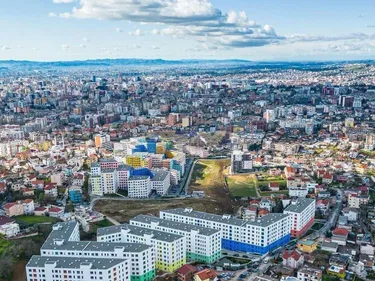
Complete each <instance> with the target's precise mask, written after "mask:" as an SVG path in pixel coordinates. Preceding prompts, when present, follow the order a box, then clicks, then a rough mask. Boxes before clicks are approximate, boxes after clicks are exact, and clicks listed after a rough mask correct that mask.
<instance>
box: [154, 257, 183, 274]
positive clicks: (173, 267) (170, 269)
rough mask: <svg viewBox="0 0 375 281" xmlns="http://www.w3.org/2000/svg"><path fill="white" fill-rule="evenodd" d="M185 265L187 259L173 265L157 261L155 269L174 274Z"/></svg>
mask: <svg viewBox="0 0 375 281" xmlns="http://www.w3.org/2000/svg"><path fill="white" fill-rule="evenodd" d="M184 264H186V259H182V260H179V261H176V262H174V263H171V264H170V263H165V262H162V261H159V260H156V261H155V268H156V269H158V270H162V271H165V272H173V271H176V270H177V269H179V268H180V267H181V266H183V265H184Z"/></svg>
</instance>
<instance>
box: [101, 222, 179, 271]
mask: <svg viewBox="0 0 375 281" xmlns="http://www.w3.org/2000/svg"><path fill="white" fill-rule="evenodd" d="M97 241H98V242H118V243H141V244H146V245H150V246H153V247H154V250H155V256H156V259H155V267H156V269H159V270H162V271H166V272H173V271H175V270H177V269H178V268H180V267H181V266H182V265H184V264H185V263H186V238H185V237H184V236H182V235H178V234H172V233H166V232H162V231H158V230H151V229H148V228H143V227H138V226H135V225H129V224H123V225H115V226H110V227H104V228H99V229H98V231H97Z"/></svg>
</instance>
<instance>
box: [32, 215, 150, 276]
mask: <svg viewBox="0 0 375 281" xmlns="http://www.w3.org/2000/svg"><path fill="white" fill-rule="evenodd" d="M40 252H41V255H40V256H33V257H32V258H31V260H30V261H29V263H28V264H27V265H26V272H27V278H28V281H31V280H33V281H34V280H37V281H39V280H58V281H60V280H79V279H83V280H88V278H89V276H90V278H89V279H96V280H98V279H99V280H114V281H115V280H116V281H118V280H130V281H150V280H152V279H153V278H154V276H155V251H154V248H153V247H152V246H149V245H145V244H139V243H106V242H96V241H80V237H79V225H78V223H77V222H75V221H71V222H65V223H57V224H55V225H54V226H53V229H52V232H51V233H50V235H49V236H48V238H47V239H46V241H45V242H44V244H43V246H42V247H41V250H40ZM85 269H88V271H89V272H88V273H87V272H86V271H85ZM103 270H104V271H103ZM109 270H110V272H109ZM100 272H102V273H100ZM85 273H86V274H87V275H85ZM103 274H104V275H105V276H103ZM43 275H44V276H43ZM78 275H79V276H80V277H77V276H78ZM69 276H71V277H69ZM73 276H75V277H73ZM51 277H52V278H51ZM78 278H79V279H78Z"/></svg>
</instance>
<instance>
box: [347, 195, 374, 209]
mask: <svg viewBox="0 0 375 281" xmlns="http://www.w3.org/2000/svg"><path fill="white" fill-rule="evenodd" d="M368 201H369V196H368V195H366V194H363V195H362V194H353V193H349V194H348V206H349V208H360V206H361V205H367V204H368Z"/></svg>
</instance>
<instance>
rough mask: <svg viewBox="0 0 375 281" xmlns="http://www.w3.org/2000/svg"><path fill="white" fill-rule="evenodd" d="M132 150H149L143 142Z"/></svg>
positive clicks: (134, 151)
mask: <svg viewBox="0 0 375 281" xmlns="http://www.w3.org/2000/svg"><path fill="white" fill-rule="evenodd" d="M132 151H133V154H134V153H136V152H147V148H146V146H144V145H143V144H137V145H136V146H135V148H133V149H132Z"/></svg>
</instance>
